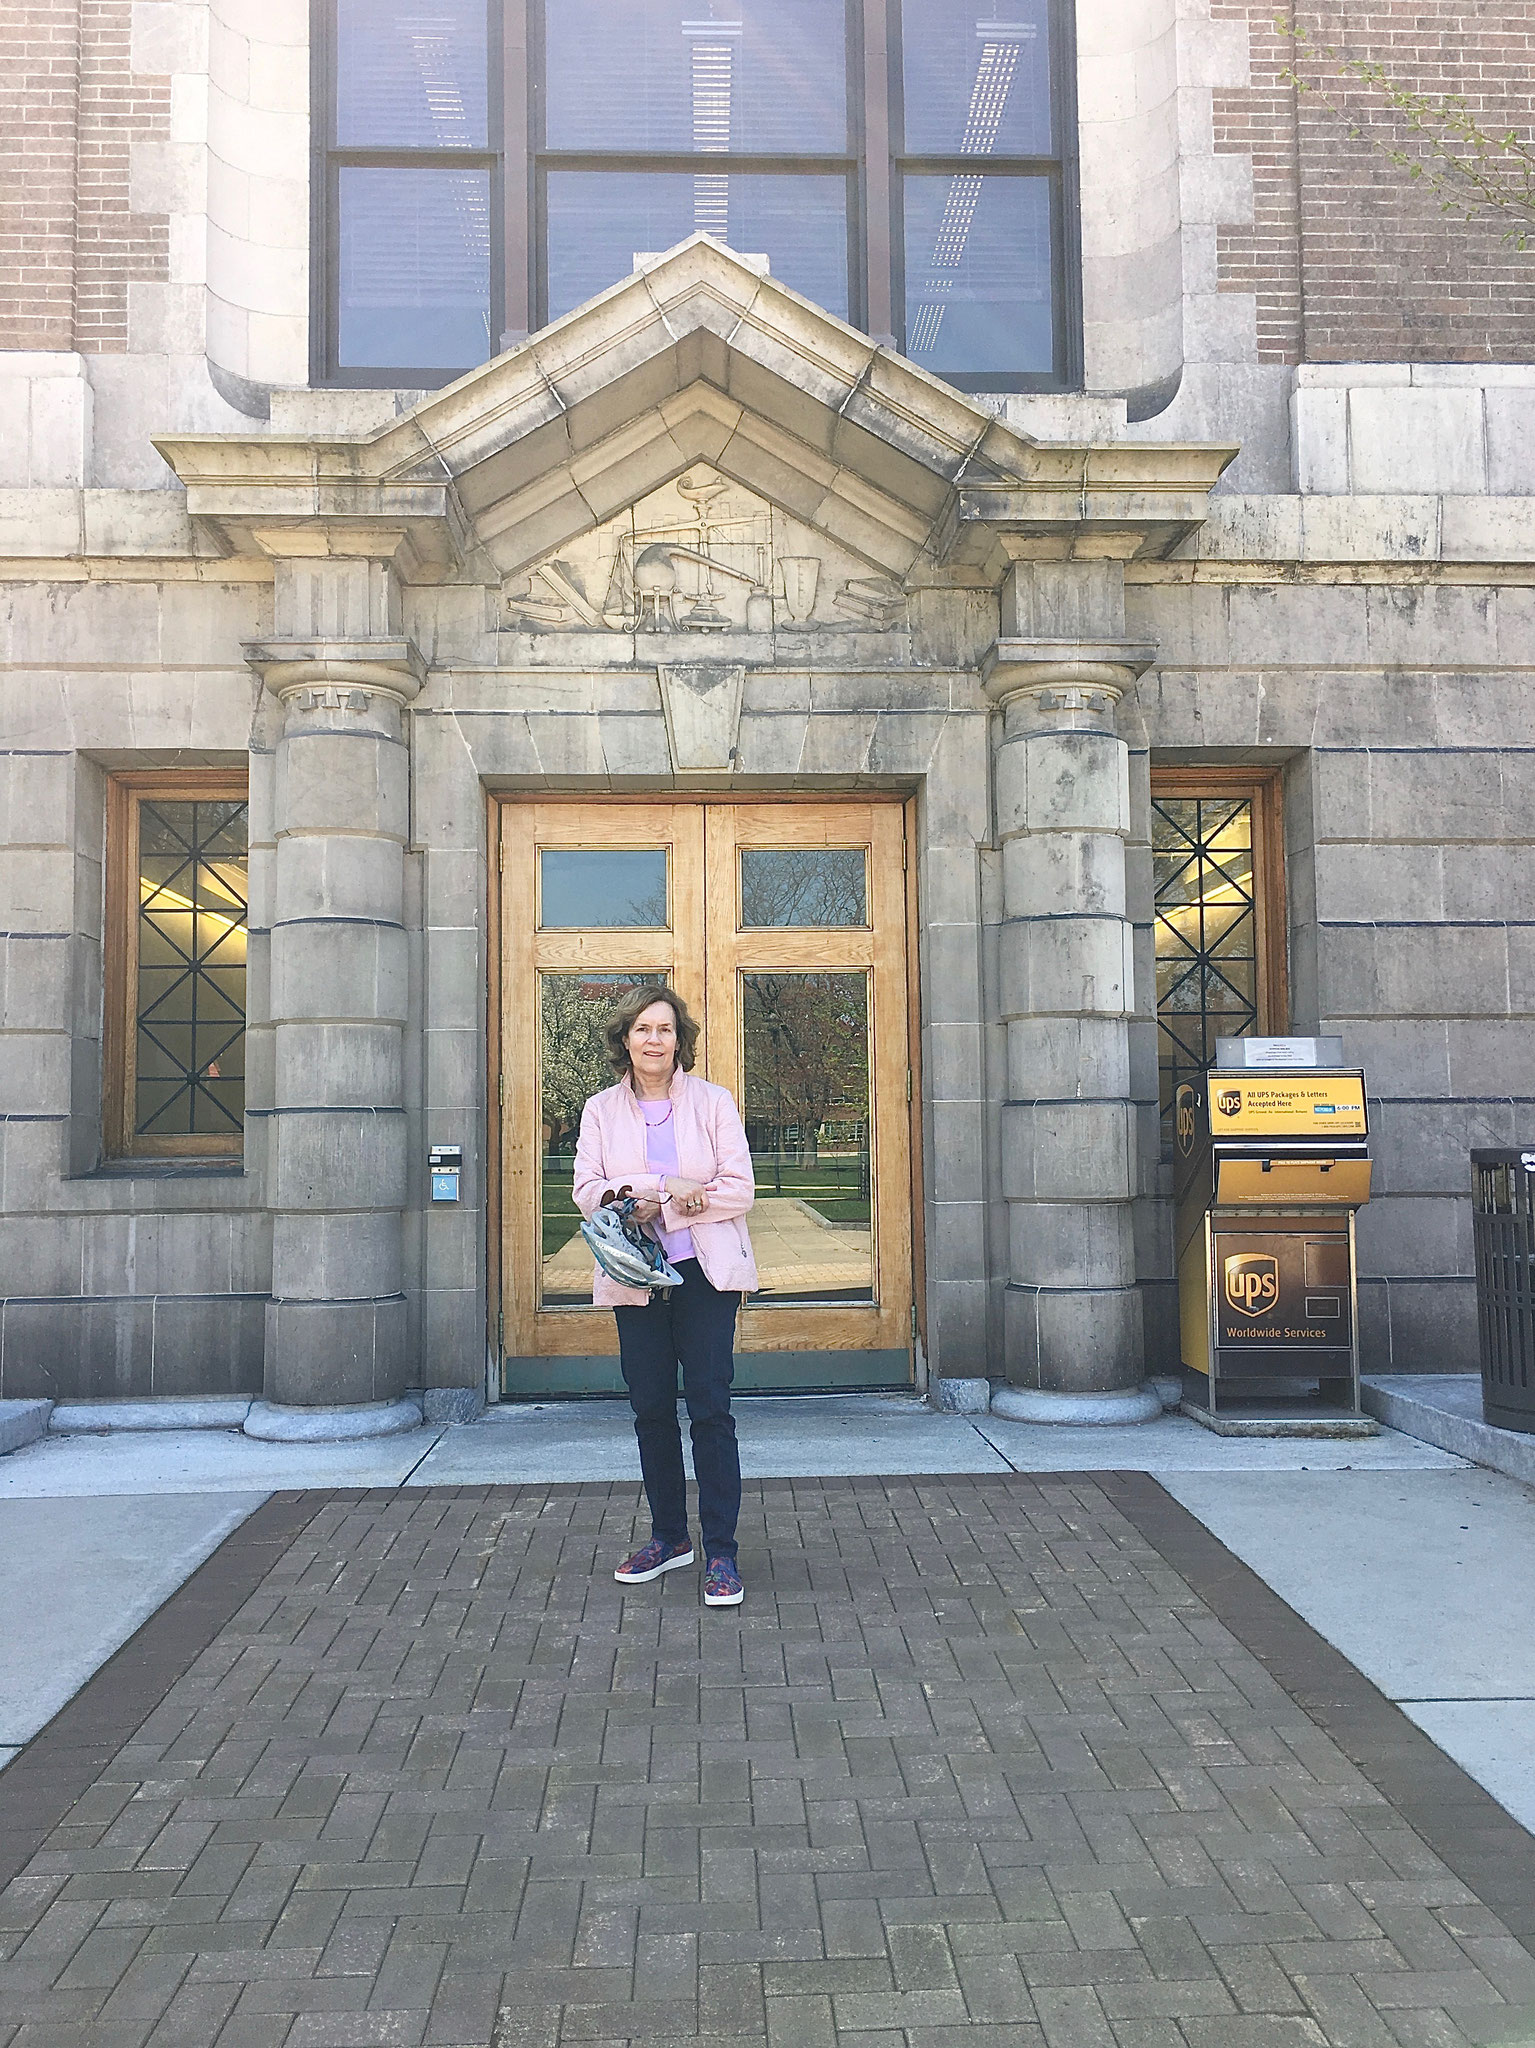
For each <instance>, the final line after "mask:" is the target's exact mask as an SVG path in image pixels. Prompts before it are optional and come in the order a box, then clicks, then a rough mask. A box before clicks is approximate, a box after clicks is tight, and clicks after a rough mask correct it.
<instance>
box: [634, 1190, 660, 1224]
mask: <svg viewBox="0 0 1535 2048" xmlns="http://www.w3.org/2000/svg"><path fill="white" fill-rule="evenodd" d="M632 1199H633V1202H634V1220H635V1222H636V1223H654V1222H655V1220H656V1218H657V1217H658V1216H659V1215H660V1213H661V1204H660V1203H659V1202H658V1201H657V1200H656V1198H655V1196H654V1195H635V1196H634V1197H632Z"/></svg>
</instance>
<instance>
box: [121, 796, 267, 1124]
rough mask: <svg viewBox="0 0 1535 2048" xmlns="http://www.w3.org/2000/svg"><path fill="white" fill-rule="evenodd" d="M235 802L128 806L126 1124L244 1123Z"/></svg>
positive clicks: (241, 896) (241, 837)
mask: <svg viewBox="0 0 1535 2048" xmlns="http://www.w3.org/2000/svg"><path fill="white" fill-rule="evenodd" d="M246 873H247V859H246V808H245V805H244V803H243V802H232V801H231V802H213V803H169V802H164V801H162V800H161V799H159V798H149V797H146V798H145V799H144V800H143V802H142V803H141V804H140V806H139V930H138V941H139V949H138V950H139V972H138V1002H137V1044H136V1047H135V1068H136V1074H137V1098H138V1099H137V1102H136V1103H135V1106H134V1130H135V1132H137V1133H140V1134H142V1135H144V1136H146V1137H155V1138H162V1137H193V1136H196V1137H218V1136H222V1137H229V1136H233V1135H235V1134H237V1133H238V1132H239V1131H240V1130H241V1129H242V1128H243V1125H244V1118H245V932H246V909H245V891H246Z"/></svg>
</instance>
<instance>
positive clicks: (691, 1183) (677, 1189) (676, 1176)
mask: <svg viewBox="0 0 1535 2048" xmlns="http://www.w3.org/2000/svg"><path fill="white" fill-rule="evenodd" d="M666 1192H667V1193H668V1194H669V1195H670V1196H671V1200H672V1207H673V1208H674V1209H676V1210H678V1211H679V1212H680V1213H681V1214H682V1215H684V1216H702V1215H703V1214H704V1213H705V1212H706V1211H707V1209H708V1207H709V1192H708V1189H707V1188H704V1187H701V1186H700V1185H699V1183H698V1182H697V1181H696V1180H684V1179H683V1178H682V1175H681V1174H680V1173H669V1174H668V1175H667V1177H666Z"/></svg>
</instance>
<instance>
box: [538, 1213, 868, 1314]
mask: <svg viewBox="0 0 1535 2048" xmlns="http://www.w3.org/2000/svg"><path fill="white" fill-rule="evenodd" d="M748 1228H749V1229H750V1231H751V1239H752V1250H753V1251H754V1252H755V1253H756V1256H757V1272H758V1275H759V1276H760V1278H761V1281H762V1286H761V1289H760V1293H761V1294H764V1295H769V1294H774V1295H783V1294H799V1295H804V1294H836V1295H841V1296H844V1297H846V1296H848V1295H864V1296H867V1295H868V1294H869V1293H870V1292H871V1290H872V1288H873V1285H874V1249H873V1242H872V1238H871V1234H870V1232H869V1231H868V1230H866V1229H864V1228H862V1227H861V1226H859V1227H853V1228H849V1227H845V1226H843V1225H840V1224H835V1223H829V1222H827V1220H826V1218H825V1217H824V1216H822V1215H821V1214H820V1213H819V1212H818V1211H817V1210H815V1209H814V1208H812V1207H811V1205H810V1204H809V1203H808V1202H802V1201H798V1200H796V1199H794V1198H792V1197H790V1196H787V1195H785V1196H783V1197H782V1198H781V1199H780V1198H779V1197H776V1196H769V1197H768V1199H767V1200H766V1201H763V1200H760V1199H759V1200H758V1202H757V1204H756V1206H755V1207H754V1208H753V1210H752V1212H751V1216H750V1218H749V1219H748ZM591 1283H592V1255H591V1253H590V1252H589V1251H588V1250H587V1248H586V1245H585V1244H584V1242H583V1241H582V1238H581V1235H580V1232H579V1231H578V1232H577V1233H576V1234H575V1236H573V1237H571V1238H570V1239H569V1240H568V1241H567V1242H566V1243H565V1244H562V1245H561V1246H560V1248H559V1250H558V1251H557V1252H555V1253H553V1254H552V1255H551V1256H550V1257H549V1258H547V1259H545V1261H544V1299H545V1301H551V1300H566V1299H574V1300H578V1301H582V1302H584V1301H587V1300H589V1299H590V1296H591Z"/></svg>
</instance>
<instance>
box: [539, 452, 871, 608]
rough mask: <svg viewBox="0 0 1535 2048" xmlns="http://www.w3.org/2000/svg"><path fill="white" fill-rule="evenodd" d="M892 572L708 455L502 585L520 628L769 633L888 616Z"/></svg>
mask: <svg viewBox="0 0 1535 2048" xmlns="http://www.w3.org/2000/svg"><path fill="white" fill-rule="evenodd" d="M905 613H906V598H905V593H904V592H903V590H902V588H901V586H900V584H899V583H897V582H895V581H894V580H893V579H892V578H891V577H888V576H882V575H879V574H876V573H872V572H871V570H870V567H869V564H868V563H867V562H865V561H862V560H861V559H860V558H859V557H858V556H857V555H854V554H852V553H850V552H849V551H848V550H847V549H845V548H841V547H838V546H837V545H836V543H835V542H833V541H830V540H828V539H827V537H826V535H825V534H822V533H818V532H817V531H816V530H815V529H814V528H813V527H811V526H809V525H807V524H806V523H805V521H803V520H802V519H796V518H795V517H794V516H793V515H792V514H791V513H789V512H785V511H784V510H783V509H782V508H781V507H780V506H776V505H773V504H770V503H769V501H768V500H767V499H766V498H764V497H761V496H759V495H758V493H757V492H755V491H751V490H748V489H747V488H746V486H745V485H744V484H739V483H735V482H733V481H732V480H731V479H730V478H729V477H725V476H722V475H721V474H720V473H719V471H718V470H716V469H711V468H710V467H709V466H708V465H707V464H705V463H698V464H695V465H694V466H693V467H691V468H689V469H687V470H684V472H683V473H682V475H681V476H679V477H676V478H674V479H673V480H672V481H671V482H670V483H667V484H663V485H662V486H661V488H660V489H659V490H655V491H651V492H649V493H648V494H647V495H646V496H645V497H643V498H641V499H639V500H638V501H637V502H636V503H635V504H633V505H631V506H630V507H629V509H628V510H627V511H626V512H622V513H620V514H619V515H618V516H617V517H616V518H613V519H608V520H605V521H604V522H603V523H602V524H601V525H600V526H598V527H596V528H594V529H593V530H592V531H591V532H590V533H586V534H583V535H581V536H580V537H579V538H578V539H576V540H574V541H572V542H570V543H569V544H568V545H567V546H566V547H564V548H562V549H561V550H560V551H559V553H558V554H555V555H551V556H548V557H546V559H545V560H543V561H541V562H538V563H535V564H534V566H533V567H532V568H531V569H529V570H526V571H524V572H522V573H520V574H518V575H515V576H512V577H510V578H508V580H507V581H506V583H505V584H503V586H502V592H501V614H502V623H503V624H504V625H506V626H509V627H512V628H514V629H516V630H518V631H520V632H558V631H569V630H574V631H583V632H594V631H606V632H612V633H645V632H657V633H668V632H678V631H685V632H693V633H697V634H698V635H699V636H700V639H701V640H702V639H707V637H708V636H709V635H710V634H712V633H732V632H734V633H742V632H747V633H767V632H773V631H780V632H781V631H786V630H787V631H792V630H793V629H794V628H795V627H808V626H843V627H847V626H892V625H898V624H900V623H902V622H903V621H904V619H905Z"/></svg>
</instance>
